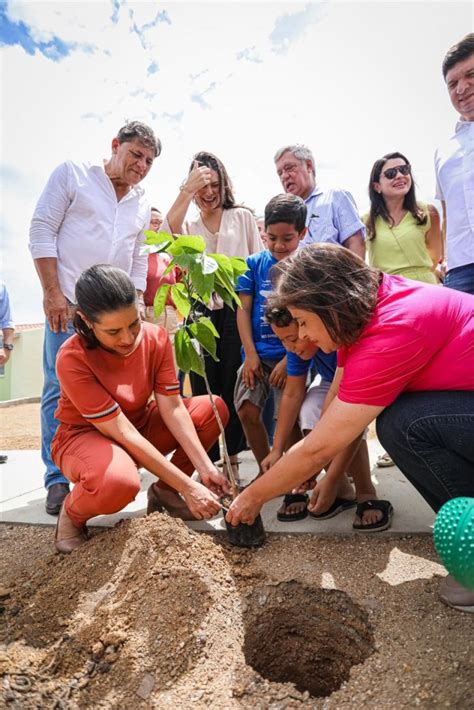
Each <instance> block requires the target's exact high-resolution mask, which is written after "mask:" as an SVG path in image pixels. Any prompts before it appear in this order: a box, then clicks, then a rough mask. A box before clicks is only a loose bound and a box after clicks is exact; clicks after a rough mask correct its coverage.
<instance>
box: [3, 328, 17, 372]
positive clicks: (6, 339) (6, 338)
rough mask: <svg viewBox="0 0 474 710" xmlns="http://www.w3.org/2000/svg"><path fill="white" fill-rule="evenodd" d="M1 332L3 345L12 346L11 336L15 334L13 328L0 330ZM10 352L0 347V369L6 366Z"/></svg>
mask: <svg viewBox="0 0 474 710" xmlns="http://www.w3.org/2000/svg"><path fill="white" fill-rule="evenodd" d="M2 332H3V345H13V336H14V334H15V329H14V328H2ZM10 355H11V351H10V350H6V349H5V348H4V347H0V367H3V366H4V365H6V364H7V362H8V361H9V359H10Z"/></svg>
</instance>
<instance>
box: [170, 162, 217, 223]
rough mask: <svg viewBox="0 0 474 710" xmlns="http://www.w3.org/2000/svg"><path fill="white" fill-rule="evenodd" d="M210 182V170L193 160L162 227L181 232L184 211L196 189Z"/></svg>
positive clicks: (187, 207)
mask: <svg viewBox="0 0 474 710" xmlns="http://www.w3.org/2000/svg"><path fill="white" fill-rule="evenodd" d="M210 182H211V171H210V169H209V168H207V167H205V166H199V165H198V164H197V162H196V161H194V166H193V169H192V170H191V172H190V173H189V175H188V177H187V179H186V181H185V182H184V183H183V185H182V186H181V189H180V191H179V194H178V197H177V198H176V200H175V201H174V202H173V204H172V206H171V207H170V209H169V211H168V214H167V215H166V220H165V224H164V227H165V228H166V226H168V227H169V229H170V231H171V233H172V234H181V233H182V231H183V223H184V219H185V217H186V212H187V211H188V209H189V205H190V204H191V202H192V201H193V199H194V196H195V194H196V192H198V190H200V189H201V188H203V187H205V186H206V185H208V184H209V183H210Z"/></svg>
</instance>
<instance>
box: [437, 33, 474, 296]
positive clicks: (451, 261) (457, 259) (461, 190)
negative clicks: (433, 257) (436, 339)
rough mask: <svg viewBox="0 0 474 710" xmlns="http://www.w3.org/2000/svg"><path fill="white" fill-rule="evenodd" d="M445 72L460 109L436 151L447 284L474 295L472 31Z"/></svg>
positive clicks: (445, 63)
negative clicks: (449, 134)
mask: <svg viewBox="0 0 474 710" xmlns="http://www.w3.org/2000/svg"><path fill="white" fill-rule="evenodd" d="M443 76H444V79H445V81H446V85H447V87H448V92H449V97H450V99H451V103H452V104H453V106H454V108H455V109H456V111H458V112H459V114H460V120H459V121H458V122H457V124H456V129H455V133H454V135H453V136H452V137H451V138H450V139H449V140H448V141H446V142H445V143H444V144H443V145H441V146H440V147H439V148H438V150H437V151H436V154H435V170H436V181H437V187H436V197H437V198H438V199H440V200H441V201H442V205H443V234H444V238H445V244H446V251H447V253H446V261H447V274H446V278H445V280H444V285H445V286H448V287H449V288H455V289H457V290H458V291H465V292H466V293H472V294H474V33H472V32H471V33H470V34H468V35H466V37H464V39H462V40H461V41H460V42H459V43H458V44H456V45H454V47H451V49H450V50H449V51H448V53H447V54H446V57H445V58H444V61H443Z"/></svg>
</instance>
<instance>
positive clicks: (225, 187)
mask: <svg viewBox="0 0 474 710" xmlns="http://www.w3.org/2000/svg"><path fill="white" fill-rule="evenodd" d="M194 161H197V163H198V165H203V166H206V167H207V168H210V169H211V170H215V171H216V173H217V175H218V176H219V189H220V194H221V207H222V209H224V210H230V209H231V208H232V207H238V206H239V205H236V203H235V197H234V192H233V188H232V183H231V181H230V177H229V176H228V174H227V170H226V169H225V167H224V164H223V163H222V161H220V160H219V158H218V157H217V156H215V155H213V153H207V152H206V151H204V150H202V151H200V152H199V153H196V155H195V156H194V157H193V160H192V163H191V167H190V168H189V172H191V170H192V169H193V167H194Z"/></svg>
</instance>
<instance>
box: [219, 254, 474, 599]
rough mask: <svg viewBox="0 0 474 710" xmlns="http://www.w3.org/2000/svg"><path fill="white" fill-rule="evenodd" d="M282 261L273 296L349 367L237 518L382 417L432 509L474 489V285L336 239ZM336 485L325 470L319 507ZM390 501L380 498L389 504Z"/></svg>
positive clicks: (451, 593)
mask: <svg viewBox="0 0 474 710" xmlns="http://www.w3.org/2000/svg"><path fill="white" fill-rule="evenodd" d="M275 268H276V277H275V278H276V281H277V285H276V291H275V295H274V297H273V298H270V299H269V302H270V301H271V303H272V305H275V306H278V307H287V308H288V309H289V310H290V312H291V314H292V315H293V317H294V318H295V319H296V321H297V322H298V324H299V330H300V336H301V337H305V338H308V339H309V340H311V341H313V342H314V343H315V344H316V345H317V346H318V347H319V348H321V350H323V351H324V352H327V353H329V352H333V351H335V350H337V351H338V370H337V372H336V376H335V378H334V383H333V387H332V391H331V390H330V393H329V401H328V400H327V401H326V403H325V407H326V409H325V413H324V415H323V416H322V417H321V419H320V421H319V422H318V424H317V425H316V427H315V428H314V429H313V431H312V432H311V433H310V434H309V435H308V436H307V437H306V439H304V440H303V441H301V442H299V443H298V444H296V445H295V446H294V447H293V448H292V449H290V451H289V453H287V454H286V455H285V456H283V457H282V458H281V459H280V461H278V462H277V463H276V464H275V465H274V466H272V468H271V469H269V471H267V472H266V473H265V474H264V475H263V476H262V477H261V478H259V479H258V480H257V481H255V482H254V483H252V484H251V485H250V486H249V487H248V488H246V489H245V491H243V492H242V493H241V494H240V496H239V497H238V498H237V499H236V500H235V501H234V503H233V504H232V506H231V508H230V511H229V513H228V514H227V520H228V521H229V522H231V523H233V524H237V523H238V522H245V523H248V522H251V521H252V520H253V519H254V518H255V516H256V514H257V513H258V511H259V510H260V508H261V506H262V504H263V503H264V502H265V501H267V500H270V499H271V498H274V497H275V496H277V495H280V494H282V493H285V491H288V490H291V489H292V488H295V487H297V486H298V485H299V484H300V483H302V482H303V481H305V480H306V479H307V478H309V477H310V476H311V475H312V474H313V473H314V471H319V470H321V469H322V468H323V467H324V466H325V465H326V464H327V463H328V461H331V460H332V459H333V458H334V456H335V455H336V454H337V453H339V452H340V451H341V450H342V449H343V448H344V447H346V446H347V445H348V444H350V443H351V442H352V441H353V440H354V439H356V438H357V437H359V436H360V435H361V434H362V432H363V430H364V428H365V427H366V426H367V425H368V424H369V423H370V422H371V421H372V420H373V419H377V434H378V437H379V439H380V442H381V443H382V445H383V446H384V448H385V450H386V451H388V453H389V454H390V456H391V457H392V458H393V460H394V461H395V463H396V464H397V466H398V467H399V468H400V470H401V471H402V472H403V473H404V475H405V476H406V477H407V478H408V479H409V481H410V482H411V483H412V484H413V485H414V486H415V488H417V490H418V491H419V492H420V494H421V495H422V496H423V498H424V499H425V500H426V501H427V503H428V504H429V505H430V506H431V507H432V508H433V510H435V511H437V510H438V509H439V508H440V507H441V506H442V505H443V503H445V502H446V501H447V500H449V499H450V498H455V497H457V496H474V436H473V432H474V296H471V295H469V294H465V293H462V292H460V291H454V290H451V289H440V288H438V287H437V286H434V285H430V284H424V283H421V282H417V281H413V280H409V279H405V278H403V277H401V276H390V275H388V274H382V273H381V272H380V271H378V270H377V269H375V268H373V267H370V266H368V265H367V264H366V263H365V262H363V261H362V260H361V259H359V257H357V256H356V255H355V254H353V253H352V252H350V251H349V250H347V249H341V248H340V247H335V246H333V245H330V244H318V245H310V246H308V247H306V248H304V249H302V250H300V251H299V252H298V255H297V256H296V257H292V258H290V259H285V260H284V261H282V262H280V263H279V264H278V265H277V267H275ZM336 488H337V481H335V480H332V479H331V476H326V477H325V478H323V479H322V480H321V481H318V483H317V485H316V487H315V489H314V494H313V497H312V500H311V504H310V506H311V509H312V510H313V511H314V512H316V513H319V512H320V511H323V510H325V509H326V508H327V507H328V506H329V505H331V504H332V502H333V501H334V498H335V495H336ZM370 504H371V502H370V501H369V502H368V503H363V504H362V506H365V505H370ZM379 504H380V501H374V502H372V505H371V507H372V508H373V509H374V510H379V511H380V514H382V515H388V514H390V512H391V511H389V510H387V509H386V506H384V505H382V506H380V505H379ZM360 512H363V511H362V509H361V511H360ZM441 598H442V600H443V601H445V602H446V603H448V604H450V605H451V606H454V607H455V608H458V609H463V610H464V611H474V594H473V593H472V592H468V591H467V590H466V589H464V588H463V587H461V586H460V585H459V584H458V583H457V582H455V581H454V580H453V579H452V578H451V577H449V576H448V577H447V578H446V580H445V581H444V582H443V587H442V590H441Z"/></svg>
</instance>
